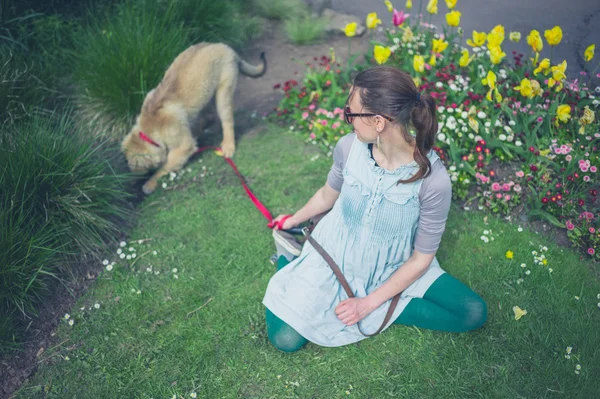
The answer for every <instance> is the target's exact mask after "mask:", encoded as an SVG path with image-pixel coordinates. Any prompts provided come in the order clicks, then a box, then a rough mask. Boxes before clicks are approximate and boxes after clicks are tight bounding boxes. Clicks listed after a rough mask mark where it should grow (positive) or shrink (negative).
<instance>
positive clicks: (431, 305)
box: [266, 256, 487, 352]
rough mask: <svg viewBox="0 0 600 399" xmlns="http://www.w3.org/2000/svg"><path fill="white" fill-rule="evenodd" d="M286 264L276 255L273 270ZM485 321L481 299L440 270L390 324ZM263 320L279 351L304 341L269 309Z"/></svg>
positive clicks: (451, 325) (453, 328)
mask: <svg viewBox="0 0 600 399" xmlns="http://www.w3.org/2000/svg"><path fill="white" fill-rule="evenodd" d="M288 263H289V261H288V260H287V259H286V258H285V257H283V256H281V257H279V259H278V261H277V270H280V269H281V268H283V267H284V266H285V265H287V264H288ZM486 320H487V305H486V304H485V302H484V301H483V299H481V297H480V296H479V295H477V294H476V293H475V292H473V290H471V289H470V288H469V287H467V286H466V285H465V284H463V283H462V282H460V281H458V280H457V279H455V278H454V277H452V276H451V275H449V274H448V273H444V274H442V275H441V276H440V277H439V278H438V279H437V280H435V281H434V283H433V284H432V285H431V287H429V289H428V290H427V291H426V292H425V295H424V296H423V298H413V299H412V300H411V301H410V302H409V304H408V305H407V306H406V308H404V310H403V311H402V313H401V314H400V316H399V317H398V318H397V319H396V320H395V321H394V323H393V324H404V325H407V326H416V327H419V328H426V329H429V330H438V331H447V332H457V333H459V332H465V331H470V330H475V329H477V328H479V327H481V326H483V324H484V323H485V322H486ZM266 322H267V333H268V336H269V341H271V343H272V344H273V346H275V347H276V348H277V349H279V350H281V351H284V352H295V351H297V350H298V349H300V348H302V347H303V346H304V345H305V344H306V343H307V342H308V340H307V339H306V338H304V337H303V336H302V335H300V334H298V332H296V330H294V329H293V328H292V327H290V326H289V325H288V324H287V323H285V322H284V321H283V320H281V319H280V318H279V317H277V316H275V315H274V314H273V313H272V312H271V311H270V310H269V309H267V315H266Z"/></svg>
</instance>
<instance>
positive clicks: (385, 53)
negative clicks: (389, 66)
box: [373, 45, 392, 64]
mask: <svg viewBox="0 0 600 399" xmlns="http://www.w3.org/2000/svg"><path fill="white" fill-rule="evenodd" d="M391 54H392V50H391V49H390V48H389V47H383V46H379V45H377V46H375V48H374V49H373V56H374V57H375V61H377V63H378V64H383V63H385V62H386V61H387V60H388V58H390V55H391Z"/></svg>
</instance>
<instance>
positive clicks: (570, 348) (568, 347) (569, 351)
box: [566, 346, 573, 354]
mask: <svg viewBox="0 0 600 399" xmlns="http://www.w3.org/2000/svg"><path fill="white" fill-rule="evenodd" d="M572 350H573V347H571V346H567V349H566V351H567V353H568V354H571V351H572Z"/></svg>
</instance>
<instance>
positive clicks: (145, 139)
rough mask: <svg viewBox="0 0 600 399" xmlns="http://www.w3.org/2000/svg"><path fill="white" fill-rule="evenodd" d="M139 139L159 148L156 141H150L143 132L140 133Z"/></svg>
mask: <svg viewBox="0 0 600 399" xmlns="http://www.w3.org/2000/svg"><path fill="white" fill-rule="evenodd" d="M140 138H141V139H142V140H144V141H145V142H146V143H150V144H152V145H153V146H155V147H160V144H158V143H157V142H156V141H154V140H152V139H151V138H150V137H148V136H146V134H145V133H144V132H140Z"/></svg>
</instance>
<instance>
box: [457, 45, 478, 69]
mask: <svg viewBox="0 0 600 399" xmlns="http://www.w3.org/2000/svg"><path fill="white" fill-rule="evenodd" d="M473 58H475V55H473V56H471V57H469V50H467V49H466V48H465V49H463V51H462V55H461V56H460V59H459V60H458V65H460V66H461V67H463V68H464V67H466V66H468V65H469V64H470V63H471V61H473Z"/></svg>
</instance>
